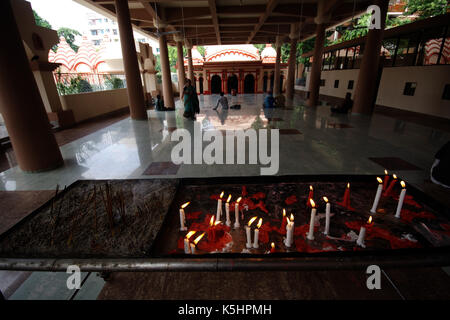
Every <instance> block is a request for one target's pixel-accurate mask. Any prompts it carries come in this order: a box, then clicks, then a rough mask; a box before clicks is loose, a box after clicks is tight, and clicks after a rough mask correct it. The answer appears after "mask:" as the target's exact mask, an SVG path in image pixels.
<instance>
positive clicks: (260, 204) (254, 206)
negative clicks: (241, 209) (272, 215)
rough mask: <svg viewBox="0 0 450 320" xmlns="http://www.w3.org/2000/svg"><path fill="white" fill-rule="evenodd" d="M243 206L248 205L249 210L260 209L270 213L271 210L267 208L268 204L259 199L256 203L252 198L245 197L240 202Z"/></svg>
mask: <svg viewBox="0 0 450 320" xmlns="http://www.w3.org/2000/svg"><path fill="white" fill-rule="evenodd" d="M240 204H241V206H244V205H247V206H248V209H249V210H255V209H257V208H258V209H260V210H261V211H263V212H265V213H269V211H268V210H267V209H266V206H265V204H264V202H262V201H259V202H258V203H256V204H255V203H254V202H253V201H252V200H251V199H250V198H244V199H242V200H241V202H240Z"/></svg>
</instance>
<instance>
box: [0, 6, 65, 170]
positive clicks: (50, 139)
mask: <svg viewBox="0 0 450 320" xmlns="http://www.w3.org/2000/svg"><path fill="white" fill-rule="evenodd" d="M0 11H1V12H2V19H0V36H1V39H2V49H1V50H0V70H1V72H0V112H1V114H2V116H3V119H4V121H5V125H6V129H7V130H8V134H9V137H10V140H11V144H12V147H13V149H14V153H15V156H16V159H17V162H18V164H19V167H20V168H21V169H22V170H24V171H28V172H36V171H44V170H50V169H54V168H56V167H58V166H61V165H63V164H64V161H63V158H62V156H61V152H60V151H59V147H58V144H57V143H56V139H55V136H54V135H53V133H52V131H51V128H50V123H49V122H48V118H47V113H46V111H45V107H44V103H43V102H42V98H41V96H40V93H39V89H38V87H37V85H36V81H35V80H34V77H33V73H32V72H31V68H30V64H29V61H28V59H27V56H26V53H25V48H24V45H23V42H22V40H21V38H20V34H19V29H18V28H17V25H16V21H15V18H14V14H13V11H12V8H11V3H10V0H6V1H0Z"/></svg>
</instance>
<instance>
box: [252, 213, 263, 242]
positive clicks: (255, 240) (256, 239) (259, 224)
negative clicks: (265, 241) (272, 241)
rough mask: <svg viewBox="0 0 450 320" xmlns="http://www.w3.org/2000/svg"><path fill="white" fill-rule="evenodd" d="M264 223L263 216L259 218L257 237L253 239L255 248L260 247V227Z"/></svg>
mask: <svg viewBox="0 0 450 320" xmlns="http://www.w3.org/2000/svg"><path fill="white" fill-rule="evenodd" d="M261 225H262V218H259V221H258V224H257V225H256V229H255V238H254V239H253V248H258V247H259V244H258V237H259V228H261Z"/></svg>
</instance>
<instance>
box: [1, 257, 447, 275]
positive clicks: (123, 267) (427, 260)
mask: <svg viewBox="0 0 450 320" xmlns="http://www.w3.org/2000/svg"><path fill="white" fill-rule="evenodd" d="M371 264H376V265H378V266H380V267H406V268H408V267H426V266H445V265H449V264H450V255H445V254H444V255H442V254H441V255H436V254H420V255H418V254H416V255H414V256H413V255H411V254H409V255H408V254H399V255H395V256H384V257H380V256H375V255H366V256H350V255H349V256H344V257H333V258H330V257H326V256H322V257H301V258H298V257H294V258H286V257H275V256H271V257H267V258H266V257H259V258H220V257H214V258H209V257H207V258H203V257H202V258H149V259H125V258H124V259H6V258H2V259H0V270H21V271H55V272H56V271H64V272H65V271H66V270H67V267H68V266H69V265H77V266H79V267H80V269H81V270H82V271H91V272H100V271H106V272H119V271H120V272H132V271H168V272H180V271H194V272H195V271H212V272H215V271H294V270H336V269H340V270H342V269H360V268H366V267H367V266H369V265H371Z"/></svg>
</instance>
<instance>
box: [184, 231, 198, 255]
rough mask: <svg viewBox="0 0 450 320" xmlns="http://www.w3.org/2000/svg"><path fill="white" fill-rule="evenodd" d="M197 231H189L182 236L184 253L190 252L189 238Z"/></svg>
mask: <svg viewBox="0 0 450 320" xmlns="http://www.w3.org/2000/svg"><path fill="white" fill-rule="evenodd" d="M196 232H197V231H189V232H188V233H187V235H186V237H185V238H184V253H186V254H188V253H191V248H190V246H189V238H190V237H192V236H193V235H194V234H195V233H196Z"/></svg>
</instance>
